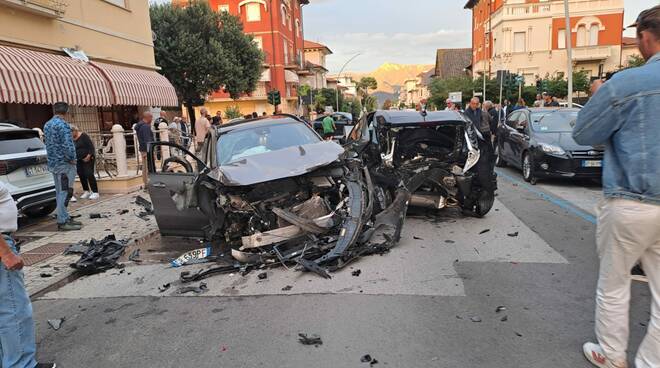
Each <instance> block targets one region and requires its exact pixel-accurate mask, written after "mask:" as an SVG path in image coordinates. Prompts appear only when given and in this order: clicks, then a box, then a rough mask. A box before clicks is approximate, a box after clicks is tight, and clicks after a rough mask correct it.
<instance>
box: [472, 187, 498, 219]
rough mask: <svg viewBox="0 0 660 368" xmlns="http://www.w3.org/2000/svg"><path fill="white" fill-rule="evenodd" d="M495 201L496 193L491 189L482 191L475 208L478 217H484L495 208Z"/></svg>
mask: <svg viewBox="0 0 660 368" xmlns="http://www.w3.org/2000/svg"><path fill="white" fill-rule="evenodd" d="M494 203H495V194H494V193H493V192H490V191H482V192H481V194H480V195H479V200H478V201H477V204H476V208H475V211H474V213H475V215H476V216H477V217H484V216H486V214H487V213H488V212H490V210H491V209H492V208H493V204H494Z"/></svg>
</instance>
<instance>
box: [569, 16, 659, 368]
mask: <svg viewBox="0 0 660 368" xmlns="http://www.w3.org/2000/svg"><path fill="white" fill-rule="evenodd" d="M634 26H636V27H637V42H638V45H639V50H640V52H641V54H642V56H643V57H644V59H646V60H647V63H646V65H644V66H641V67H639V68H632V69H628V70H624V71H621V72H619V73H617V74H616V75H614V77H612V78H611V79H610V80H609V81H607V82H603V81H601V80H598V81H595V82H594V84H593V85H592V88H591V89H592V97H591V100H590V101H589V103H588V104H587V105H586V106H585V107H584V108H583V109H582V110H581V111H580V113H579V115H578V121H577V123H576V125H575V129H574V131H573V138H575V141H576V142H577V143H580V144H584V145H596V144H604V145H605V147H606V148H605V160H604V163H603V189H604V194H605V199H604V200H603V201H602V202H601V203H600V204H599V206H598V230H597V234H596V242H597V251H598V256H599V258H600V271H599V278H598V290H597V293H596V321H595V322H596V337H597V338H598V344H594V343H586V344H584V346H583V351H584V354H585V356H586V357H587V359H588V360H589V361H590V362H591V363H592V364H594V365H595V366H597V367H616V368H624V367H628V363H627V360H628V359H627V353H626V349H627V347H628V334H629V331H628V326H629V321H628V319H629V316H628V315H629V308H630V284H631V275H630V270H631V269H632V268H633V266H634V265H635V263H637V262H638V261H641V263H642V265H643V267H644V271H646V274H647V276H648V282H649V288H650V289H651V295H652V300H653V306H652V308H651V321H650V323H649V324H648V329H647V333H646V337H645V338H644V341H643V342H642V344H641V345H640V347H639V350H638V352H637V356H636V359H635V366H636V367H637V368H651V367H660V5H658V6H656V7H654V8H652V9H648V10H645V11H643V12H642V13H641V14H640V15H639V18H637V22H636V23H635V25H634Z"/></svg>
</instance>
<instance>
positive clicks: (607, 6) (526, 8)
mask: <svg viewBox="0 0 660 368" xmlns="http://www.w3.org/2000/svg"><path fill="white" fill-rule="evenodd" d="M569 9H570V12H571V13H573V14H578V13H581V12H585V11H593V9H599V11H603V10H616V9H623V0H570V1H569ZM563 15H564V2H563V1H558V0H555V1H549V2H546V3H529V4H505V5H503V6H502V7H501V8H500V9H499V10H498V11H496V12H495V13H493V14H492V16H491V18H492V22H493V26H495V25H498V24H499V23H500V22H502V21H507V20H518V19H527V18H534V17H543V16H546V17H547V16H563Z"/></svg>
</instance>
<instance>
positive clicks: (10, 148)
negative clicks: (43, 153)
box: [0, 130, 46, 155]
mask: <svg viewBox="0 0 660 368" xmlns="http://www.w3.org/2000/svg"><path fill="white" fill-rule="evenodd" d="M43 149H46V146H44V144H43V142H41V140H40V139H39V133H37V132H35V131H30V130H25V131H20V130H19V131H9V132H7V131H5V132H3V131H0V155H10V154H16V153H25V152H33V151H40V150H43Z"/></svg>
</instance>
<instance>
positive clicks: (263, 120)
mask: <svg viewBox="0 0 660 368" xmlns="http://www.w3.org/2000/svg"><path fill="white" fill-rule="evenodd" d="M285 123H300V124H304V125H305V126H307V124H306V123H305V122H304V121H301V120H300V119H298V118H297V117H296V116H294V115H287V114H282V115H273V116H262V117H258V118H254V119H244V120H239V121H235V122H232V123H227V124H223V125H220V126H219V127H217V128H216V129H217V130H218V132H219V133H220V134H223V133H227V132H231V131H233V130H243V129H252V128H259V127H267V126H272V125H277V124H285Z"/></svg>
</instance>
